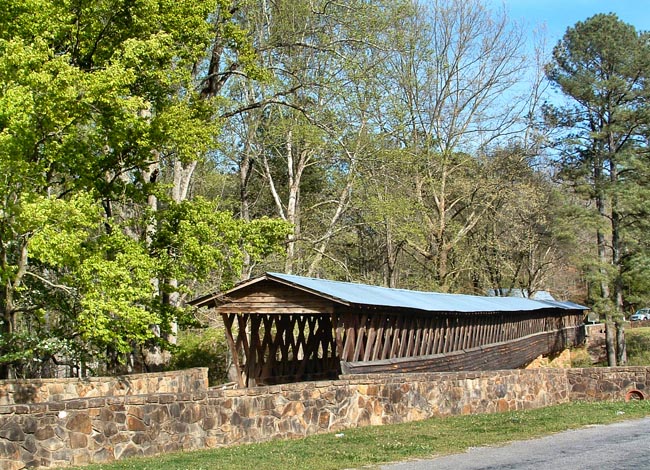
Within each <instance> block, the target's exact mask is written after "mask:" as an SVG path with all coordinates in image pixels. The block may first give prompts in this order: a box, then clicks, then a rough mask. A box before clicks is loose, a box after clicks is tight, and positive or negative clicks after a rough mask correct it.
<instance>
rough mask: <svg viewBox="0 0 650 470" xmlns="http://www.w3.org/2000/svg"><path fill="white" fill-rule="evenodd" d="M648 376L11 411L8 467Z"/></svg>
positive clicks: (545, 399) (393, 379)
mask: <svg viewBox="0 0 650 470" xmlns="http://www.w3.org/2000/svg"><path fill="white" fill-rule="evenodd" d="M184 373H189V374H190V375H191V376H196V374H199V375H201V374H202V375H204V376H205V375H207V371H206V370H205V369H194V370H192V371H189V372H188V371H182V372H178V373H177V374H178V375H179V376H180V375H182V374H184ZM155 375H156V374H152V376H155ZM206 379H207V378H206ZM649 379H650V368H643V367H636V368H612V369H608V368H598V369H574V370H561V369H537V370H507V371H491V372H459V373H421V374H403V375H388V374H385V375H374V374H373V375H367V376H347V377H342V378H341V380H334V381H322V382H303V383H297V384H287V385H276V386H270V387H257V388H250V389H236V390H222V389H218V388H211V389H208V388H205V387H203V388H200V387H197V388H196V389H194V390H191V391H190V390H185V391H175V392H163V393H148V394H142V395H118V396H101V397H90V398H89V397H84V398H74V399H70V400H63V401H51V402H45V403H30V404H12V405H4V406H0V469H3V470H18V469H22V468H27V467H63V466H69V465H81V464H86V463H91V462H110V461H113V460H118V459H123V458H128V457H134V456H151V455H157V454H161V453H165V452H173V451H181V450H194V449H204V448H213V447H220V446H228V445H235V444H242V443H248V442H260V441H267V440H271V439H286V438H299V437H304V436H308V435H311V434H315V433H322V432H333V431H340V430H343V429H347V428H352V427H358V426H366V425H380V424H389V423H399V422H407V421H414V420H421V419H425V418H428V417H434V416H440V417H441V416H450V415H457V414H469V413H493V412H500V411H508V410H522V409H529V408H537V407H542V406H547V405H553V404H557V403H563V402H567V401H570V400H602V399H606V400H609V399H622V398H623V397H624V395H625V393H626V392H627V391H629V390H632V389H637V390H642V391H644V390H646V389H647V386H648V380H649ZM181 382H184V381H183V380H181ZM200 382H202V381H201V380H198V381H196V383H200ZM203 383H207V380H206V381H205V382H203ZM644 393H645V392H644Z"/></svg>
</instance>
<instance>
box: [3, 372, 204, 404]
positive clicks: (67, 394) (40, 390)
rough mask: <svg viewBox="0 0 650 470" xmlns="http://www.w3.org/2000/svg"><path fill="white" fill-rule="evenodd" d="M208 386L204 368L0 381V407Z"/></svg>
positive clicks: (193, 390)
mask: <svg viewBox="0 0 650 470" xmlns="http://www.w3.org/2000/svg"><path fill="white" fill-rule="evenodd" d="M207 386H208V369H207V368H196V369H188V370H183V371H173V372H161V373H156V374H133V375H124V376H119V377H89V378H83V379H31V380H2V381H0V405H13V404H25V403H45V402H49V401H61V400H70V399H74V398H81V397H88V398H90V397H105V396H121V395H148V394H152V393H176V392H180V393H185V392H187V393H193V392H196V391H199V390H205V389H206V387H207Z"/></svg>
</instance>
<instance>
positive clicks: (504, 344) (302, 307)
mask: <svg viewBox="0 0 650 470" xmlns="http://www.w3.org/2000/svg"><path fill="white" fill-rule="evenodd" d="M190 304H191V305H194V306H196V307H207V308H211V309H214V310H215V311H216V312H217V313H218V314H220V315H221V317H222V319H223V323H224V325H225V330H226V338H227V341H228V345H229V347H230V350H231V352H232V355H233V361H234V363H235V367H236V368H237V372H238V376H239V385H240V386H253V385H261V384H276V383H288V382H297V381H303V380H317V379H327V378H336V377H337V376H338V375H339V374H341V373H343V374H357V373H370V372H388V371H391V372H412V371H459V370H490V369H511V368H518V367H522V366H525V365H526V364H528V363H529V362H531V361H532V360H533V359H535V358H536V357H538V356H540V355H548V354H552V353H554V352H559V351H562V350H563V349H565V348H567V347H569V346H572V345H574V344H577V343H580V342H581V341H582V340H583V335H584V333H583V332H584V328H583V320H584V315H585V310H586V307H583V306H580V305H577V304H574V303H571V302H558V301H537V300H529V299H523V298H514V297H478V296H472V295H458V294H440V293H433V292H418V291H410V290H403V289H389V288H385V287H377V286H369V285H363V284H355V283H349V282H338V281H329V280H323V279H314V278H307V277H301V276H293V275H287V274H278V273H266V274H264V275H262V276H259V277H256V278H254V279H250V280H248V281H244V282H242V283H240V284H238V285H237V286H235V287H234V288H232V289H230V290H228V291H226V292H223V293H214V294H210V295H206V296H203V297H200V298H197V299H195V300H193V301H192V302H190Z"/></svg>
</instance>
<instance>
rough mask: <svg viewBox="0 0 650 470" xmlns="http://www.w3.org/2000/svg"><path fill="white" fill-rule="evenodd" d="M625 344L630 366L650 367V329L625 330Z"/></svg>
mask: <svg viewBox="0 0 650 470" xmlns="http://www.w3.org/2000/svg"><path fill="white" fill-rule="evenodd" d="M625 343H626V348H627V363H628V365H630V366H648V365H650V328H648V327H643V328H627V329H626V330H625Z"/></svg>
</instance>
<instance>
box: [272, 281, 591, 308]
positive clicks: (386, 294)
mask: <svg viewBox="0 0 650 470" xmlns="http://www.w3.org/2000/svg"><path fill="white" fill-rule="evenodd" d="M266 276H267V277H268V278H270V279H276V280H280V281H284V282H286V283H289V284H293V285H296V286H300V287H302V288H304V289H308V290H311V291H314V292H318V293H321V294H323V295H325V296H327V297H330V298H336V299H341V300H342V301H343V302H346V303H352V304H358V305H369V306H374V307H396V308H409V309H417V310H424V311H428V312H462V313H470V312H516V311H530V310H541V309H545V308H560V309H564V310H588V309H587V307H584V306H582V305H578V304H574V303H572V302H560V301H548V300H546V301H538V300H530V299H525V298H519V297H481V296H475V295H465V294H441V293H437V292H421V291H413V290H406V289H391V288H388V287H379V286H370V285H366V284H357V283H352V282H341V281H330V280H326V279H316V278H311V277H303V276H295V275H291V274H281V273H273V272H269V273H266Z"/></svg>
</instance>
